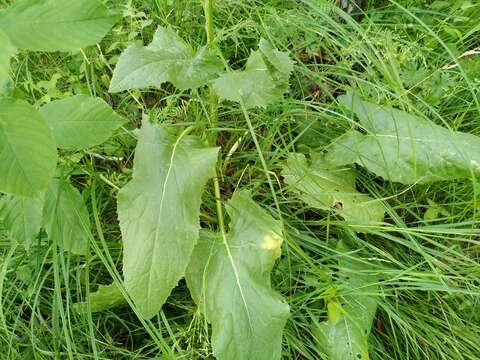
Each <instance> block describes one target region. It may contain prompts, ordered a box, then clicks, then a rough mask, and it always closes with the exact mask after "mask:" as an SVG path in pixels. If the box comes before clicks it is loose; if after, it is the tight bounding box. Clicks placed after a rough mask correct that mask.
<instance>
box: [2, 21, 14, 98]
mask: <svg viewBox="0 0 480 360" xmlns="http://www.w3.org/2000/svg"><path fill="white" fill-rule="evenodd" d="M13 55H15V48H14V47H13V45H12V44H11V42H10V39H9V38H8V36H7V35H6V34H5V33H3V32H2V31H1V30H0V94H1V93H2V92H3V90H4V88H5V86H6V85H7V82H8V79H9V74H8V73H9V70H10V58H11V57H12V56H13Z"/></svg>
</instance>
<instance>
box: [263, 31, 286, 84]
mask: <svg viewBox="0 0 480 360" xmlns="http://www.w3.org/2000/svg"><path fill="white" fill-rule="evenodd" d="M258 48H259V49H260V51H261V52H262V53H263V55H265V58H266V59H267V60H268V61H269V62H270V63H271V64H272V65H273V67H274V68H275V69H276V70H277V71H278V72H279V74H281V75H283V76H285V77H286V78H287V80H288V76H290V74H291V73H292V71H293V65H294V63H293V60H292V59H291V58H290V55H289V53H288V52H283V51H278V50H277V49H274V48H273V47H272V45H270V43H269V42H268V41H267V40H265V39H263V38H262V39H260V42H259V43H258Z"/></svg>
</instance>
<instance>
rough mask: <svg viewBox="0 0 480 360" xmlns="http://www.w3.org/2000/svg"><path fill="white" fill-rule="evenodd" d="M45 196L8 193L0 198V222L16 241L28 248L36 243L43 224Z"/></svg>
mask: <svg viewBox="0 0 480 360" xmlns="http://www.w3.org/2000/svg"><path fill="white" fill-rule="evenodd" d="M43 201H44V200H43V196H39V197H35V198H32V197H26V196H14V195H6V196H3V197H2V198H0V222H2V223H3V225H4V226H5V229H6V230H7V231H8V234H9V235H10V237H11V238H12V240H14V241H15V242H17V243H19V244H22V245H23V246H25V248H26V249H28V248H30V246H31V245H32V244H33V243H34V241H35V239H36V237H37V235H38V233H39V232H40V228H41V226H42V210H43Z"/></svg>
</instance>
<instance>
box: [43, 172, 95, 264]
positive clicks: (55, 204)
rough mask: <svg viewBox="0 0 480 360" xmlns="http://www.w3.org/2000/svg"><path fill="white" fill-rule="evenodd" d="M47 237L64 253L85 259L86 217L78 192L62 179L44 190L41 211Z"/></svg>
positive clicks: (87, 234) (57, 179)
mask: <svg viewBox="0 0 480 360" xmlns="http://www.w3.org/2000/svg"><path fill="white" fill-rule="evenodd" d="M43 221H44V225H45V228H46V230H47V234H48V237H49V239H50V240H51V241H55V242H56V243H57V244H58V246H59V247H60V248H61V249H62V250H64V251H70V252H71V253H73V254H77V255H85V254H86V253H87V249H88V241H89V238H90V237H91V233H90V227H91V225H90V216H89V214H88V210H87V207H86V205H85V203H84V201H83V198H82V195H81V194H80V192H79V191H78V190H77V189H76V188H75V187H74V186H73V185H72V184H71V183H70V181H68V180H67V179H63V178H54V179H52V181H51V182H50V184H49V186H48V190H47V193H46V195H45V207H44V209H43Z"/></svg>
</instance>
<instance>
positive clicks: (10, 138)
mask: <svg viewBox="0 0 480 360" xmlns="http://www.w3.org/2000/svg"><path fill="white" fill-rule="evenodd" d="M56 165H57V149H56V147H55V140H54V138H53V134H52V131H51V130H50V128H49V127H48V126H47V124H46V123H45V121H44V119H43V117H42V116H41V115H40V114H39V113H38V111H37V110H35V109H34V108H33V107H32V106H31V105H29V104H27V103H26V102H23V101H18V100H13V99H7V98H0V174H1V176H0V192H3V193H7V194H11V195H23V196H35V195H38V194H39V193H40V192H42V191H44V190H45V189H46V187H47V185H48V182H49V181H50V179H51V178H52V176H53V174H54V171H55V167H56Z"/></svg>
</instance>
